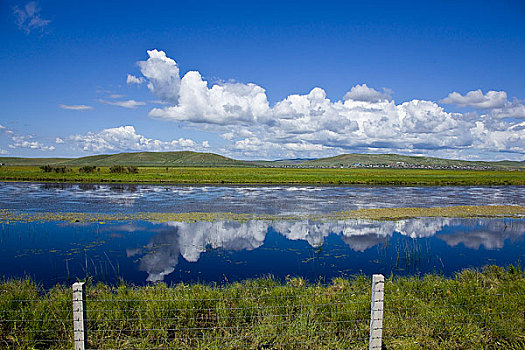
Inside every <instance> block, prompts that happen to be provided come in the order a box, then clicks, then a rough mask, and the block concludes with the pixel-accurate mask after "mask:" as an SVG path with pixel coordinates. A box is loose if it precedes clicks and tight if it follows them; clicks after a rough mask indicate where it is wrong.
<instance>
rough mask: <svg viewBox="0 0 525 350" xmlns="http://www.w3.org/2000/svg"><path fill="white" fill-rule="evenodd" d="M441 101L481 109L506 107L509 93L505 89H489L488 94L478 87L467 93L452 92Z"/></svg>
mask: <svg viewBox="0 0 525 350" xmlns="http://www.w3.org/2000/svg"><path fill="white" fill-rule="evenodd" d="M441 103H446V104H455V105H458V106H460V107H473V108H480V109H490V108H501V107H504V106H505V105H506V104H507V103H508V101H507V93H506V92H505V91H492V90H491V91H488V92H487V93H486V94H483V92H482V91H481V90H480V89H478V90H474V91H469V92H467V93H466V94H465V95H461V94H460V93H458V92H455V91H454V92H451V93H450V94H449V95H448V96H447V97H446V98H444V99H442V100H441Z"/></svg>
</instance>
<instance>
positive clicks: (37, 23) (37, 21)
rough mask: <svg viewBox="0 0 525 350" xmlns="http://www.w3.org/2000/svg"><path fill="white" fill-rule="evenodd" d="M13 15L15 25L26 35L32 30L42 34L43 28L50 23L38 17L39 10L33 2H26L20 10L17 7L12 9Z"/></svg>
mask: <svg viewBox="0 0 525 350" xmlns="http://www.w3.org/2000/svg"><path fill="white" fill-rule="evenodd" d="M13 14H14V16H15V21H16V25H17V26H18V28H20V29H21V30H23V31H24V32H25V33H26V34H30V33H31V31H33V30H39V31H41V32H43V31H44V29H45V27H47V25H48V24H49V23H51V21H50V20H48V19H43V18H42V17H40V8H39V7H38V5H37V4H36V2H34V1H31V2H28V3H27V4H25V6H24V7H22V8H20V7H18V6H15V7H13Z"/></svg>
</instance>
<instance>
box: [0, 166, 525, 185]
mask: <svg viewBox="0 0 525 350" xmlns="http://www.w3.org/2000/svg"><path fill="white" fill-rule="evenodd" d="M71 169H72V171H71V172H66V173H54V172H48V173H45V172H43V171H42V170H41V169H40V168H39V167H37V166H7V167H0V180H1V181H38V182H46V181H48V182H96V183H104V182H110V183H112V182H116V183H119V182H122V183H159V184H160V183H171V184H219V185H221V184H261V185H264V184H289V185H296V184H313V185H349V184H352V185H412V186H415V185H417V186H422V185H424V186H445V185H486V186H488V185H525V172H524V171H493V170H491V171H482V170H422V169H296V168H246V167H208V168H206V167H174V168H165V167H140V168H138V169H137V172H136V173H112V172H111V171H110V169H111V168H110V167H100V168H99V169H100V171H97V172H92V173H85V172H79V169H80V168H76V167H75V168H71Z"/></svg>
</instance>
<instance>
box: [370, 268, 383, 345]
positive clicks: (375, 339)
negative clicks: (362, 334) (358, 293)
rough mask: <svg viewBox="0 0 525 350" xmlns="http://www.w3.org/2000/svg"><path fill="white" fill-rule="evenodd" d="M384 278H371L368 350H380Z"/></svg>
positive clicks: (381, 276)
mask: <svg viewBox="0 0 525 350" xmlns="http://www.w3.org/2000/svg"><path fill="white" fill-rule="evenodd" d="M384 290H385V277H384V276H383V275H373V276H372V301H371V303H370V342H369V347H368V349H369V350H381V347H382V343H383V339H382V337H383V300H384V299H383V298H384Z"/></svg>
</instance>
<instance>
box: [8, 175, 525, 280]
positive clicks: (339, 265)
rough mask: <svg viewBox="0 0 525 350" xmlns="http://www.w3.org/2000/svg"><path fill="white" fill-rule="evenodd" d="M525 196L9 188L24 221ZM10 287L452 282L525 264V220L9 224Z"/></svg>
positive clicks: (406, 190)
mask: <svg viewBox="0 0 525 350" xmlns="http://www.w3.org/2000/svg"><path fill="white" fill-rule="evenodd" d="M524 198H525V187H210V186H208V187H187V186H152V185H144V186H137V185H115V186H112V185H91V184H88V185H78V184H22V183H8V184H6V183H0V209H11V210H15V211H17V212H22V213H24V212H28V213H30V212H72V211H77V212H95V213H134V212H145V211H153V212H192V211H201V212H237V213H269V214H278V215H279V214H281V215H283V216H284V215H290V214H294V215H301V214H322V213H329V212H333V211H340V210H351V209H356V208H377V207H387V208H388V207H406V206H423V207H425V206H445V205H474V204H487V205H490V204H523V203H524V201H523V199H524ZM0 229H1V230H0V277H4V278H13V277H24V276H30V277H32V278H33V279H35V280H36V281H38V282H41V283H42V284H43V285H44V286H46V287H50V286H52V285H54V284H55V283H69V282H72V281H75V280H76V279H79V278H85V277H86V276H89V277H91V278H93V279H94V280H95V281H103V282H109V283H116V282H118V280H119V279H121V278H122V279H124V280H126V281H128V282H132V283H135V284H147V283H152V282H158V281H164V282H167V283H177V282H181V281H183V282H196V281H200V282H219V283H222V282H227V281H229V282H231V281H237V280H243V279H247V278H255V277H261V276H268V275H271V276H273V277H275V278H278V279H285V278H286V277H287V276H302V277H304V278H307V279H308V280H310V281H318V280H322V281H329V280H330V279H331V278H333V277H340V276H349V275H355V274H359V273H364V274H367V275H370V274H373V273H383V274H387V275H389V274H390V273H394V274H398V275H405V274H424V273H429V272H438V273H442V274H445V275H452V274H454V273H455V272H457V271H459V270H461V269H463V268H468V267H473V268H479V267H481V266H483V265H486V264H497V265H501V266H505V265H508V264H515V263H518V262H523V261H525V239H524V237H525V218H520V219H505V218H496V219H443V218H425V219H412V220H403V221H398V222H374V221H362V220H343V221H336V222H329V221H327V222H320V221H308V220H304V221H287V220H276V221H248V222H233V221H232V222H228V221H216V222H196V223H181V222H171V223H162V224H160V223H150V222H137V221H134V222H113V223H106V224H102V223H88V224H81V223H66V222H33V223H22V222H18V223H9V224H7V223H4V224H2V225H1V227H0Z"/></svg>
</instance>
